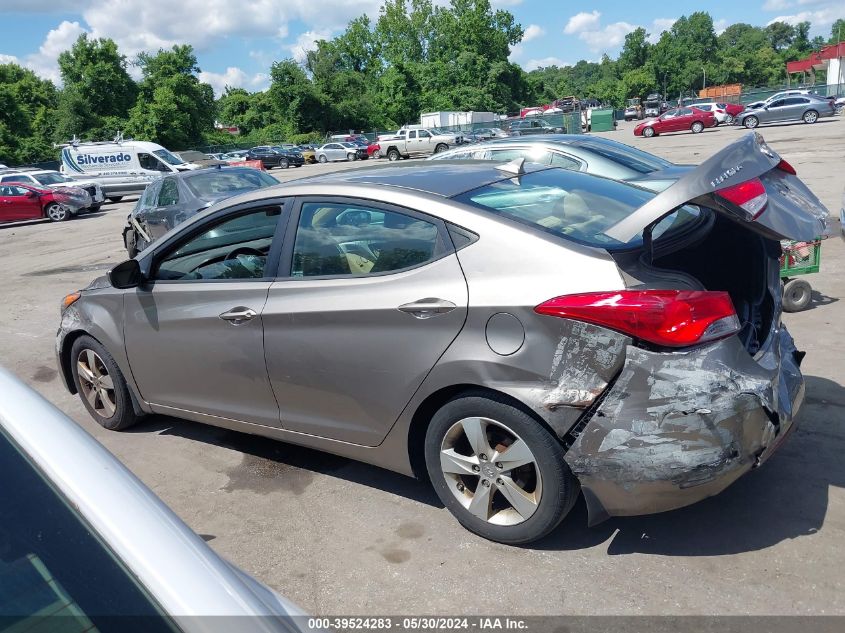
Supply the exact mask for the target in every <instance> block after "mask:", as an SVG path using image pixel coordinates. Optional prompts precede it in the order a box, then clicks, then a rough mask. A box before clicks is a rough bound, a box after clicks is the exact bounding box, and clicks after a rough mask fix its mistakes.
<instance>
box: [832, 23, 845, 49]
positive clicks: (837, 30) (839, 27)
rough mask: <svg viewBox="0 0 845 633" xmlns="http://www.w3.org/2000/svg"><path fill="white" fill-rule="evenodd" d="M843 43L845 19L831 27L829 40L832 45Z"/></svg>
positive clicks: (844, 38) (844, 39)
mask: <svg viewBox="0 0 845 633" xmlns="http://www.w3.org/2000/svg"><path fill="white" fill-rule="evenodd" d="M842 41H845V18H839V19H838V20H836V22H834V23H833V24H832V25H831V27H830V39H829V40H828V42H829V43H831V44H838V43H839V42H842Z"/></svg>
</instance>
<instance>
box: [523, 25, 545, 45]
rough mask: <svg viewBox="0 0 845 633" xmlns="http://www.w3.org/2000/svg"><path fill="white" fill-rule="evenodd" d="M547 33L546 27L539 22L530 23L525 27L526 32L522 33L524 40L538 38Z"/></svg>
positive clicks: (528, 40)
mask: <svg viewBox="0 0 845 633" xmlns="http://www.w3.org/2000/svg"><path fill="white" fill-rule="evenodd" d="M545 34H546V29H544V28H543V27H542V26H540V25H539V24H529V25H528V26H526V27H525V32H524V33H523V35H522V41H523V43H524V42H530V41H531V40H536V39H537V38H538V37H543V36H544V35H545Z"/></svg>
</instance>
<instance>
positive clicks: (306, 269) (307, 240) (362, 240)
mask: <svg viewBox="0 0 845 633" xmlns="http://www.w3.org/2000/svg"><path fill="white" fill-rule="evenodd" d="M438 244H439V241H438V230H437V226H436V225H435V224H433V223H431V222H427V221H425V220H420V219H417V218H415V217H411V216H409V215H405V214H402V213H396V212H393V211H384V210H381V209H373V208H369V207H367V206H363V205H360V206H359V205H355V204H346V203H336V204H335V203H323V202H307V203H304V204H303V205H302V211H301V212H300V216H299V226H298V228H297V231H296V240H295V243H294V252H293V266H292V271H291V274H292V276H294V277H317V276H326V275H370V274H377V273H386V272H393V271H397V270H402V269H405V268H411V267H413V266H418V265H420V264H423V263H425V262H427V261H431V260H433V259H434V258H435V257H437V256H438V255H439V254H440V249H439V246H438Z"/></svg>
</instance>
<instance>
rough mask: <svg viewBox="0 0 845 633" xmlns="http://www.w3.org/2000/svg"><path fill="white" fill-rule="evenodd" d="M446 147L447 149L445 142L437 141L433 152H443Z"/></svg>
mask: <svg viewBox="0 0 845 633" xmlns="http://www.w3.org/2000/svg"><path fill="white" fill-rule="evenodd" d="M447 149H449V146H448V145H446V143H438V144H437V147H435V148H434V153H435V154H439V153H440V152H445V151H446V150H447Z"/></svg>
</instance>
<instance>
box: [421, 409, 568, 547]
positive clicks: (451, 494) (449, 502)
mask: <svg viewBox="0 0 845 633" xmlns="http://www.w3.org/2000/svg"><path fill="white" fill-rule="evenodd" d="M473 431H476V432H475V434H473ZM470 439H473V441H472V442H470ZM517 444H518V446H519V449H518V450H517V449H516V448H514V447H516V446H517ZM511 449H513V450H515V451H516V452H515V453H513V454H512V457H511V458H508V451H509V450H511ZM563 455H564V453H563V447H562V446H561V443H560V442H559V441H558V439H557V438H556V437H555V436H554V435H553V434H552V433H551V432H550V431H549V430H548V429H546V427H545V426H543V425H542V424H541V423H540V422H539V421H538V420H536V419H535V418H534V417H532V416H531V415H530V414H528V413H526V412H525V411H523V410H522V409H520V408H518V407H516V406H514V405H512V404H511V403H510V402H508V401H506V400H505V399H504V398H501V397H497V396H495V395H488V394H481V393H467V394H465V395H462V396H459V397H457V398H455V399H454V400H451V401H449V402H447V403H446V404H445V405H444V406H443V407H442V408H441V409H440V410H439V411H438V412H437V413H435V414H434V417H433V418H432V420H431V424H430V425H429V427H428V430H427V431H426V437H425V462H426V468H427V470H428V475H429V478H430V479H431V482H432V485H433V486H434V490H435V491H436V492H437V495H438V497H440V500H441V501H442V502H443V504H444V505H445V506H446V508H448V510H449V511H450V512H451V513H452V514H453V515H454V516H455V518H456V519H458V521H459V522H460V523H461V525H463V526H464V527H465V528H467V529H468V530H470V531H471V532H475V533H476V534H478V535H479V536H482V537H483V538H486V539H489V540H491V541H497V542H499V543H507V544H511V545H516V544H522V543H530V542H531V541H535V540H537V539H539V538H542V537H543V536H545V535H546V534H548V533H549V532H551V531H552V530H553V529H555V528H556V527H557V526H558V525H559V524H560V522H561V521H562V520H563V518H564V517H565V516H566V515H567V513H568V512H569V511H570V510H571V509H572V506H573V505H574V504H575V501H576V499H577V498H578V492H579V490H580V487H579V484H578V480H577V479H576V478H575V476H574V475H573V474H572V472H571V471H570V470H569V467H568V466H567V464H566V462H565V461H564V459H563ZM450 456H454V457H450ZM509 462H510V463H509ZM511 464H515V466H512V465H511ZM485 482H486V483H485ZM479 495H481V496H479ZM511 500H513V501H511Z"/></svg>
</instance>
